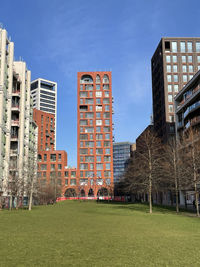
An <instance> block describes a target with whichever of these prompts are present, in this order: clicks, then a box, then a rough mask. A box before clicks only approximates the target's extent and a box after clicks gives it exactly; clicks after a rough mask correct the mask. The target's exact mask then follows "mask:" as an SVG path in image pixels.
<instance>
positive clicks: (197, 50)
mask: <svg viewBox="0 0 200 267" xmlns="http://www.w3.org/2000/svg"><path fill="white" fill-rule="evenodd" d="M196 52H198V53H199V52H200V42H196Z"/></svg>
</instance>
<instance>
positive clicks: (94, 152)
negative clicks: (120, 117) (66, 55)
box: [77, 72, 113, 196]
mask: <svg viewBox="0 0 200 267" xmlns="http://www.w3.org/2000/svg"><path fill="white" fill-rule="evenodd" d="M112 102H113V99H112V77H111V72H79V73H78V101H77V109H78V127H77V130H78V133H77V139H78V140H77V141H78V143H77V150H78V151H77V164H78V167H77V173H78V177H79V185H77V186H79V187H82V189H81V191H82V194H85V195H86V196H87V195H92V194H93V195H95V196H96V195H97V194H101V193H102V192H103V193H102V194H106V193H105V192H106V189H105V188H106V187H108V186H110V185H112V184H113V144H112V140H113V136H112V130H113V122H112ZM104 189H105V190H104Z"/></svg>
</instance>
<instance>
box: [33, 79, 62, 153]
mask: <svg viewBox="0 0 200 267" xmlns="http://www.w3.org/2000/svg"><path fill="white" fill-rule="evenodd" d="M31 95H32V97H33V107H34V108H36V109H38V110H41V111H44V112H48V113H51V114H53V115H54V117H55V124H54V132H55V134H54V138H55V149H56V126H57V83H56V82H52V81H48V80H45V79H41V78H39V79H37V80H34V81H32V82H31Z"/></svg>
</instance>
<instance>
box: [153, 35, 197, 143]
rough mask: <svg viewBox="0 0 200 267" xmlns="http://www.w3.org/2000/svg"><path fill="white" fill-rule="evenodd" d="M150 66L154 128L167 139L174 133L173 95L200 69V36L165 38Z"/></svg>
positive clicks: (164, 139)
mask: <svg viewBox="0 0 200 267" xmlns="http://www.w3.org/2000/svg"><path fill="white" fill-rule="evenodd" d="M151 69H152V90H153V120H154V128H155V131H156V133H157V134H158V135H159V136H160V137H161V138H162V140H163V141H166V140H167V139H168V137H169V136H170V135H174V134H175V126H174V96H175V95H176V94H177V93H178V92H179V90H181V89H182V88H183V86H184V85H185V84H186V83H187V82H188V81H189V80H190V79H191V78H192V77H193V75H194V74H195V73H196V72H197V71H198V70H199V69H200V38H177V37H173V38H172V37H170V38H168V37H166V38H162V39H161V41H160V43H159V45H158V47H157V49H156V51H155V53H154V55H153V57H152V60H151Z"/></svg>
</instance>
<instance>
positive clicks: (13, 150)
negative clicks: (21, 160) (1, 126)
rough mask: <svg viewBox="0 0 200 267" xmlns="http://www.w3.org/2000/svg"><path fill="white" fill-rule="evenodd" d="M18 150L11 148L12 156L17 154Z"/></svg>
mask: <svg viewBox="0 0 200 267" xmlns="http://www.w3.org/2000/svg"><path fill="white" fill-rule="evenodd" d="M17 153H18V150H17V148H16V149H10V156H17Z"/></svg>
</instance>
